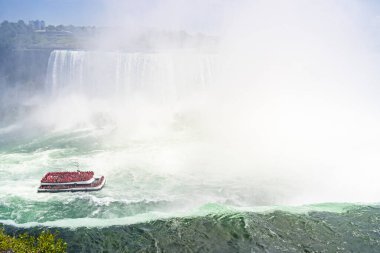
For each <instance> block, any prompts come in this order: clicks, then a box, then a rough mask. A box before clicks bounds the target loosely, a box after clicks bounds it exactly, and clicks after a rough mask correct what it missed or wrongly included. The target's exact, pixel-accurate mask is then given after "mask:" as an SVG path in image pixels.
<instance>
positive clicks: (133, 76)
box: [46, 50, 216, 100]
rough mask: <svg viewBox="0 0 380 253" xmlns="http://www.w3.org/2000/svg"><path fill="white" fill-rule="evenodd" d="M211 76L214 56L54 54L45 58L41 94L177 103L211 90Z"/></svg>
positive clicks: (212, 76)
mask: <svg viewBox="0 0 380 253" xmlns="http://www.w3.org/2000/svg"><path fill="white" fill-rule="evenodd" d="M215 71H216V56H215V55H213V54H201V53H198V54H194V53H189V52H178V51H177V52H169V53H119V52H87V51H69V50H55V51H53V52H52V53H51V55H50V58H49V63H48V70H47V83H46V91H47V92H48V93H49V94H51V95H53V96H60V95H64V94H66V93H70V92H76V93H81V94H85V95H87V96H91V97H93V96H95V97H112V98H113V97H119V98H122V99H126V98H128V97H130V96H133V95H136V94H140V95H144V96H148V97H154V98H156V99H160V100H162V99H171V98H174V99H178V98H181V97H184V96H186V95H188V94H192V93H196V92H199V91H201V90H203V89H205V88H206V87H209V86H210V85H212V83H213V82H214V77H215Z"/></svg>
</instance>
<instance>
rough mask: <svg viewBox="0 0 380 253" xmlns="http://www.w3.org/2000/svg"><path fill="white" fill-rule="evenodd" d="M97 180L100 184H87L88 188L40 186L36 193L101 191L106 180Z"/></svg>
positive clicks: (77, 186) (81, 186)
mask: <svg viewBox="0 0 380 253" xmlns="http://www.w3.org/2000/svg"><path fill="white" fill-rule="evenodd" d="M97 180H100V182H98V183H97V184H95V185H93V184H94V183H93V184H89V185H88V186H86V185H83V184H81V185H79V184H78V185H75V184H74V185H66V186H64V187H63V186H59V185H52V186H50V187H46V186H45V185H41V186H40V187H39V188H38V190H37V192H39V193H41V192H50V193H54V192H81V191H99V190H101V189H102V188H103V187H104V185H105V183H106V179H105V178H104V177H101V178H98V179H96V181H97Z"/></svg>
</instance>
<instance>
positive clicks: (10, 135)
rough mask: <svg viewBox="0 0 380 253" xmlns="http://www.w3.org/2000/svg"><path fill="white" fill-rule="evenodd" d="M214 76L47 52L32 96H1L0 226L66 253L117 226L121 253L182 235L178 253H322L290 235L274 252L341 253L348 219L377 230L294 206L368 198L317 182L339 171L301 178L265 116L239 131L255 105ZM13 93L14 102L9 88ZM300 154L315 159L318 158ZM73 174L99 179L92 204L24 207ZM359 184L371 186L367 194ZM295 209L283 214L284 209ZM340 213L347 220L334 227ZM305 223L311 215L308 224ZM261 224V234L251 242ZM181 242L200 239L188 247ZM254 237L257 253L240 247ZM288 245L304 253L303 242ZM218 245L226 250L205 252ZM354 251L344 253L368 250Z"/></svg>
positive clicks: (188, 62)
mask: <svg viewBox="0 0 380 253" xmlns="http://www.w3.org/2000/svg"><path fill="white" fill-rule="evenodd" d="M222 62H226V61H221V60H220V56H218V55H216V54H206V53H200V52H190V51H184V50H182V51H181V50H178V51H168V52H162V53H116V52H85V51H65V50H57V51H53V52H52V53H51V55H50V58H49V63H48V68H47V74H46V84H45V85H44V87H42V88H39V89H36V91H35V92H34V93H31V94H29V95H28V96H25V95H22V96H21V95H20V97H18V95H17V94H18V93H17V92H15V91H13V93H12V96H13V97H12V98H13V99H12V101H13V102H14V101H17V103H13V104H12V105H7V106H4V108H5V109H4V108H3V110H8V111H10V112H9V113H8V114H11V115H7V113H4V112H2V114H1V115H3V116H4V115H6V117H5V118H7V120H6V121H3V125H2V126H1V129H0V137H1V139H0V144H1V153H0V192H1V195H0V221H1V223H4V224H8V225H13V226H16V227H35V226H37V225H42V226H50V227H56V228H62V229H63V230H62V231H61V232H62V233H63V236H64V237H66V238H67V239H68V240H70V242H72V244H69V249H70V250H71V251H73V252H74V251H75V252H79V251H80V250H81V249H82V250H84V249H86V248H83V247H90V246H89V245H91V244H92V243H93V242H91V240H89V241H87V243H88V244H89V245H87V246H81V245H82V244H83V242H81V243H80V242H79V241H78V240H77V239H78V238H87V237H83V236H90V237H91V238H92V237H94V236H95V237H96V236H99V234H96V233H98V232H94V231H95V230H94V231H93V233H95V234H94V235H90V234H91V233H92V232H89V231H87V232H86V231H82V230H83V229H84V228H82V227H103V230H104V231H105V232H104V233H105V234H107V231H106V230H107V229H108V227H109V226H112V225H130V227H129V228H128V229H127V228H125V229H127V230H128V231H126V230H125V231H124V230H123V229H121V228H117V229H116V230H117V231H118V232H117V236H121V237H122V236H124V234H123V233H126V235H128V236H129V237H131V238H132V239H131V241H133V242H135V243H136V245H135V244H133V245H132V244H131V245H129V247H130V248H129V249H131V250H133V249H134V248H133V247H136V248H135V249H138V248H140V249H141V248H144V247H145V246H146V247H148V245H151V246H152V245H155V243H153V244H152V242H150V241H149V240H150V239H147V238H145V237H144V236H143V234H141V233H138V232H136V231H142V230H144V231H145V230H149V231H151V232H150V233H152V237H154V238H160V236H161V237H163V238H161V239H157V240H161V241H160V243H161V244H165V243H169V244H170V242H169V241H167V242H165V240H169V239H170V238H171V237H172V236H174V234H173V233H178V236H179V238H181V234H182V235H183V236H184V238H185V237H186V236H189V240H190V241H188V242H187V241H186V240H185V241H183V240H182V239H181V240H182V243H184V245H182V246H183V247H193V248H197V247H198V246H199V243H201V241H204V240H206V239H207V241H208V244H209V245H208V246H207V247H211V248H209V250H210V249H214V250H215V249H217V248H218V247H220V248H219V249H220V250H221V251H223V250H227V251H229V250H239V248H240V249H241V250H245V249H249V248H251V250H252V249H256V250H262V251H265V249H271V251H272V252H276V250H277V251H281V250H284V249H288V250H290V252H293V251H298V250H300V249H301V248H302V247H303V248H304V249H305V247H306V249H307V248H308V247H309V248H314V249H315V248H323V247H324V244H320V243H319V244H318V245H317V246H315V245H314V244H313V243H316V241H315V240H314V241H313V240H312V242H310V245H309V246H305V247H304V246H302V247H301V246H300V244H299V243H298V242H297V238H295V237H294V236H295V235H293V236H290V237H289V236H288V237H289V238H287V239H281V240H282V241H281V240H277V239H278V238H277V237H276V236H282V237H281V238H285V237H286V235H289V231H291V230H292V229H295V230H297V229H305V228H306V230H307V229H309V228H307V226H310V229H311V230H310V231H314V232H313V233H314V234H313V233H312V235H310V236H311V237H310V238H319V239H320V240H324V239H323V238H324V236H325V235H326V231H327V232H328V233H330V234H331V233H332V232H331V231H335V233H333V234H334V235H335V236H338V237H337V238H335V239H334V238H333V239H332V240H333V241H334V243H332V244H331V245H330V246H331V247H332V249H334V250H335V249H339V247H340V244H339V242H340V241H339V240H341V241H342V243H343V241H345V240H350V238H351V237H352V235H351V234H350V235H346V234H343V232H344V231H345V230H344V229H342V227H339V224H338V225H337V224H336V221H339V220H340V219H343V218H344V219H346V220H348V221H350V220H351V219H354V218H355V217H356V216H360V215H362V213H361V212H364V213H365V214H366V215H369V217H370V218H371V219H377V216H376V213H377V211H376V210H377V209H368V210H367V209H363V210H361V209H360V208H362V207H358V206H355V205H350V204H319V205H318V204H317V205H315V204H314V205H303V206H299V205H300V204H311V203H321V202H327V201H333V202H334V201H335V202H338V201H361V200H363V201H371V202H373V201H374V199H375V198H374V196H375V195H376V194H375V193H376V192H373V191H372V192H371V191H370V190H369V189H368V187H370V186H368V185H367V186H365V185H363V186H362V188H360V189H352V187H351V184H352V183H353V182H355V176H356V174H352V173H351V174H350V173H349V172H347V175H348V177H347V179H346V180H345V181H344V182H340V183H336V180H335V179H333V180H328V179H327V178H326V175H328V174H327V173H330V175H333V173H336V174H337V175H339V174H340V173H341V171H340V170H335V171H329V170H326V169H324V168H322V167H318V166H324V164H323V163H322V162H321V161H319V162H318V163H315V164H314V165H315V166H314V167H317V168H314V167H313V166H310V167H307V166H308V165H309V164H308V163H305V161H307V160H308V159H311V158H312V157H310V156H307V155H305V154H306V152H307V151H305V150H304V149H305V148H306V149H310V147H309V146H307V145H306V146H303V147H301V149H302V151H301V149H293V150H283V151H282V153H281V150H282V146H281V145H282V144H283V143H284V142H287V141H289V140H288V139H280V140H279V141H278V142H274V138H278V137H279V135H280V134H281V131H280V132H279V131H278V129H277V130H276V129H275V130H276V131H272V130H273V126H271V124H272V123H273V121H271V120H270V119H269V120H268V117H271V116H270V115H269V116H267V115H265V110H264V111H263V110H258V111H255V112H254V115H253V116H254V117H256V119H259V120H260V121H261V122H260V123H258V122H252V121H250V120H249V115H248V113H247V112H249V111H250V110H251V107H252V106H253V107H254V106H257V105H258V104H259V103H261V102H262V100H260V98H259V96H258V97H256V99H257V101H253V102H252V101H250V99H249V96H247V95H244V94H241V93H240V91H241V90H239V88H236V90H237V91H238V92H236V90H235V91H231V90H230V89H228V88H226V86H224V85H223V83H224V82H223V81H224V80H221V79H220V78H219V77H220V76H223V75H222V74H221V73H222V72H223V71H225V70H226V68H228V67H231V65H229V64H231V63H229V64H222ZM232 65H233V64H232ZM226 78H227V79H228V77H226ZM19 89H20V91H19V92H20V94H25V93H23V92H21V90H22V87H20V88H19ZM230 91H231V92H230ZM210 94H212V96H210ZM231 98H233V99H231ZM236 98H238V99H236ZM247 98H248V99H247ZM272 106H273V105H272ZM9 108H13V109H12V110H9ZM288 109H289V108H286V110H288ZM270 112H272V113H273V112H275V111H273V110H272V111H270ZM277 113H280V114H281V110H280V111H278V110H277ZM277 116H278V115H277V114H276V115H275V116H273V117H277ZM293 116H294V115H293ZM247 118H248V120H247ZM263 122H264V123H263ZM277 123H278V122H277ZM268 127H269V128H268ZM271 127H272V128H271ZM306 127H307V126H306ZM257 132H259V133H257ZM262 138H264V139H262ZM295 141H297V140H295ZM310 141H311V143H312V144H313V145H314V144H317V146H318V144H320V143H319V142H315V140H310ZM281 143H282V144H281ZM297 144H300V145H301V146H302V144H303V143H297ZM279 145H280V146H279ZM269 150H270V152H269ZM309 151H310V153H313V152H314V153H313V154H322V155H324V154H325V153H323V152H322V153H320V152H321V150H319V149H310V150H309ZM297 152H300V153H297ZM299 156H302V157H299ZM302 159H304V160H302ZM284 161H286V162H285V163H284ZM76 162H78V163H79V164H80V167H81V169H83V170H94V171H95V172H97V173H99V174H102V175H105V176H106V178H107V181H108V184H107V185H106V187H105V188H104V189H103V190H102V191H100V192H91V193H62V194H38V193H37V187H38V185H39V180H40V179H41V177H42V175H44V174H45V173H46V172H48V171H55V170H57V171H59V170H62V169H63V170H73V169H76V167H75V166H74V164H75V163H76ZM311 164H313V162H311ZM281 166H283V167H281ZM306 168H307V169H306ZM328 169H329V168H328ZM331 177H332V176H331ZM369 178H371V175H370V174H368V175H367V176H366V180H367V179H369ZM367 182H368V180H367ZM366 187H367V188H366ZM354 190H355V191H354ZM294 204H295V205H296V207H289V206H291V205H294ZM363 208H364V207H363ZM374 208H375V207H374ZM274 210H282V211H274ZM347 210H356V211H353V212H351V213H349V214H346V213H345V212H346V211H347ZM358 210H359V211H358ZM283 211H285V212H283ZM310 211H315V212H317V211H318V212H321V214H319V213H314V214H313V215H314V216H313V215H312V216H308V215H307V214H306V213H308V212H310ZM325 211H327V212H332V213H333V214H329V213H324V212H325ZM262 212H264V213H262ZM355 212H356V213H355ZM340 213H343V214H342V215H345V216H344V217H343V216H342V217H343V218H342V217H341V216H339V215H341V214H340ZM322 214H323V215H322ZM351 214H352V215H353V217H351V216H350V215H351ZM210 215H211V216H210ZM334 215H335V216H334ZM355 215H356V216H355ZM197 217H198V218H197ZM161 219H167V223H165V221H162V220H161ZM177 219H178V220H177ZM187 219H188V220H187ZM318 219H320V220H321V221H322V223H319V222H317V221H316V220H318ZM188 222H190V223H188ZM278 222H280V223H281V222H282V223H283V224H282V223H281V224H278ZM139 223H142V224H146V225H138V224H139ZM131 224H135V225H131ZM136 224H137V225H136ZM165 224H166V225H165ZM212 224H218V225H215V226H216V227H214V225H212ZM260 224H261V225H262V226H263V229H264V230H265V231H264V230H263V231H261V232H260V231H258V230H255V226H259V225H260ZM287 224H288V225H289V224H293V225H291V226H295V227H293V228H292V227H291V226H290V225H289V226H288V225H287ZM302 224H303V225H302ZM321 224H322V225H321ZM323 224H325V225H323ZM261 225H260V226H261ZM139 226H143V227H142V228H140V227H139ZM334 226H338V228H335V227H334ZM65 228H77V229H78V230H77V231H78V234H79V235H78V236H77V237H75V235H74V234H72V233H71V232H69V230H65ZM169 228H170V229H169ZM118 229H119V230H120V229H121V230H120V231H119V230H118ZM134 229H137V230H134ZM139 229H142V230H139ZM194 229H195V230H197V229H198V230H199V231H200V232H199V233H198V234H194V233H193V232H191V231H194ZM210 229H213V231H214V232H211V231H210ZM287 229H289V231H288V230H287ZM339 229H341V230H342V231H341V232H342V234H339V233H340V230H339ZM350 229H352V231H354V232H355V231H356V232H355V233H357V234H359V235H362V236H368V238H370V239H371V240H372V238H374V237H376V236H377V235H378V233H379V232H378V231H379V230H376V229H375V228H371V229H372V230H371V231H367V230H365V229H364V230H365V231H364V230H363V229H362V228H361V227H355V228H350ZM368 229H370V228H368ZM103 230H102V231H103ZM116 230H115V231H116ZM129 230H130V231H129ZM177 230H178V231H177ZM159 231H161V232H159ZM173 231H174V232H173ZM175 231H177V232H175ZM202 231H203V232H202ZM218 231H219V232H218ZM376 231H377V232H376ZM293 232H294V231H293ZM354 232H353V233H354ZM70 233H71V234H70ZM83 233H84V234H83ZM136 233H137V234H136ZM328 233H327V234H328ZM376 233H377V234H376ZM122 234H123V235H122ZM301 234H302V232H299V233H298V235H301ZM202 235H207V236H208V237H207V238H203V237H202ZM73 236H74V237H75V238H76V239H75V238H74V237H73ZM257 236H258V237H257ZM313 236H314V237H313ZM350 236H351V237H350ZM106 237H107V236H105V237H101V238H103V239H101V238H98V240H100V241H102V240H103V241H104V244H102V245H103V246H102V247H103V248H99V249H98V250H100V249H103V250H104V249H105V248H107V247H108V248H109V247H111V248H109V250H110V251H112V250H115V248H113V249H112V247H116V246H117V245H116V244H117V243H116V241H115V243H116V244H115V245H116V246H115V245H114V246H110V244H109V241H112V240H114V238H108V237H107V239H104V238H106ZM201 237H202V238H201ZM256 237H257V238H259V239H258V240H259V241H260V240H261V241H262V245H259V244H257V242H255V243H256V244H254V245H253V244H252V240H253V241H255V240H256V239H257V238H256ZM322 237H323V238H322ZM354 237H355V236H354ZM115 238H116V237H115ZM191 238H193V239H191ZM255 238H256V239H255ZM260 238H261V239H260ZM265 238H266V239H265ZM268 238H269V239H270V238H272V239H273V241H271V240H272V239H271V240H269V239H268ZM276 238H277V239H276ZM310 238H309V239H310ZM347 238H348V239H347ZM267 239H268V240H269V241H268V240H267ZM298 239H299V240H302V241H304V242H308V239H307V238H306V237H305V238H303V237H302V236H301V237H300V238H298ZM81 240H82V239H81ZM86 240H87V239H86ZM115 240H116V239H115ZM144 240H148V241H144ZM152 240H153V239H152ZM154 240H156V239H154ZM170 240H171V239H170ZM196 240H198V242H195V241H196ZM229 240H231V243H227V244H226V245H224V244H223V245H221V244H218V243H217V242H221V241H223V242H227V241H229ZM100 241H99V243H100ZM211 241H213V242H211ZM280 241H281V242H280ZM178 242H179V241H178ZM275 242H276V243H279V244H278V245H277V244H276V243H275ZM192 243H196V245H193V244H192ZM373 243H375V242H373ZM169 244H168V245H169ZM83 245H84V244H83ZM99 245H100V244H99ZM99 245H98V246H99ZM107 245H108V246H107ZM144 245H145V246H144ZM168 245H166V246H168ZM252 245H253V246H254V248H252V247H253V246H252ZM313 245H314V246H313ZM358 245H359V244H357V245H356V246H355V245H354V246H352V248H353V249H355V247H361V248H362V249H363V247H366V246H368V245H364V246H363V245H361V244H360V245H359V246H358ZM98 246H94V245H92V246H91V247H94V249H95V248H96V247H98ZM119 246H120V245H119ZM372 246H373V245H372ZM375 246H377V247H378V246H379V245H378V243H377V244H376V245H375ZM81 247H82V248H81ZM99 247H100V246H99ZM117 247H118V246H117ZM117 247H116V248H117ZM120 247H121V246H120ZM223 247H224V248H223ZM255 247H256V248H255ZM268 247H269V248H268ZM270 247H272V248H270ZM368 247H369V246H368ZM348 248H349V247H348ZM87 249H88V248H87ZM146 249H147V250H153V249H152V248H150V249H148V248H146ZM199 250H202V248H199ZM203 250H206V251H207V248H203ZM221 251H220V252H221ZM343 251H344V250H343Z"/></svg>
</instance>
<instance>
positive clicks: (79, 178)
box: [38, 170, 106, 192]
mask: <svg viewBox="0 0 380 253" xmlns="http://www.w3.org/2000/svg"><path fill="white" fill-rule="evenodd" d="M105 183H106V179H105V178H104V176H100V177H95V176H94V172H93V171H79V170H78V171H67V172H66V171H65V172H48V173H46V175H45V176H44V177H43V178H42V179H41V185H40V187H39V188H38V192H75V191H99V190H101V189H102V188H103V186H104V184H105Z"/></svg>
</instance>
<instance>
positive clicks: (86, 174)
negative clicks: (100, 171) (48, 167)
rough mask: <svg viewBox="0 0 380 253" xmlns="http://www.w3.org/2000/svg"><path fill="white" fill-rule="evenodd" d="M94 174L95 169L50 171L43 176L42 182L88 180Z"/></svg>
mask: <svg viewBox="0 0 380 253" xmlns="http://www.w3.org/2000/svg"><path fill="white" fill-rule="evenodd" d="M93 176H94V172H93V171H76V172H49V173H47V174H46V175H45V176H44V177H43V178H42V180H41V183H67V182H80V181H88V180H90V179H91V178H92V177H93Z"/></svg>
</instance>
